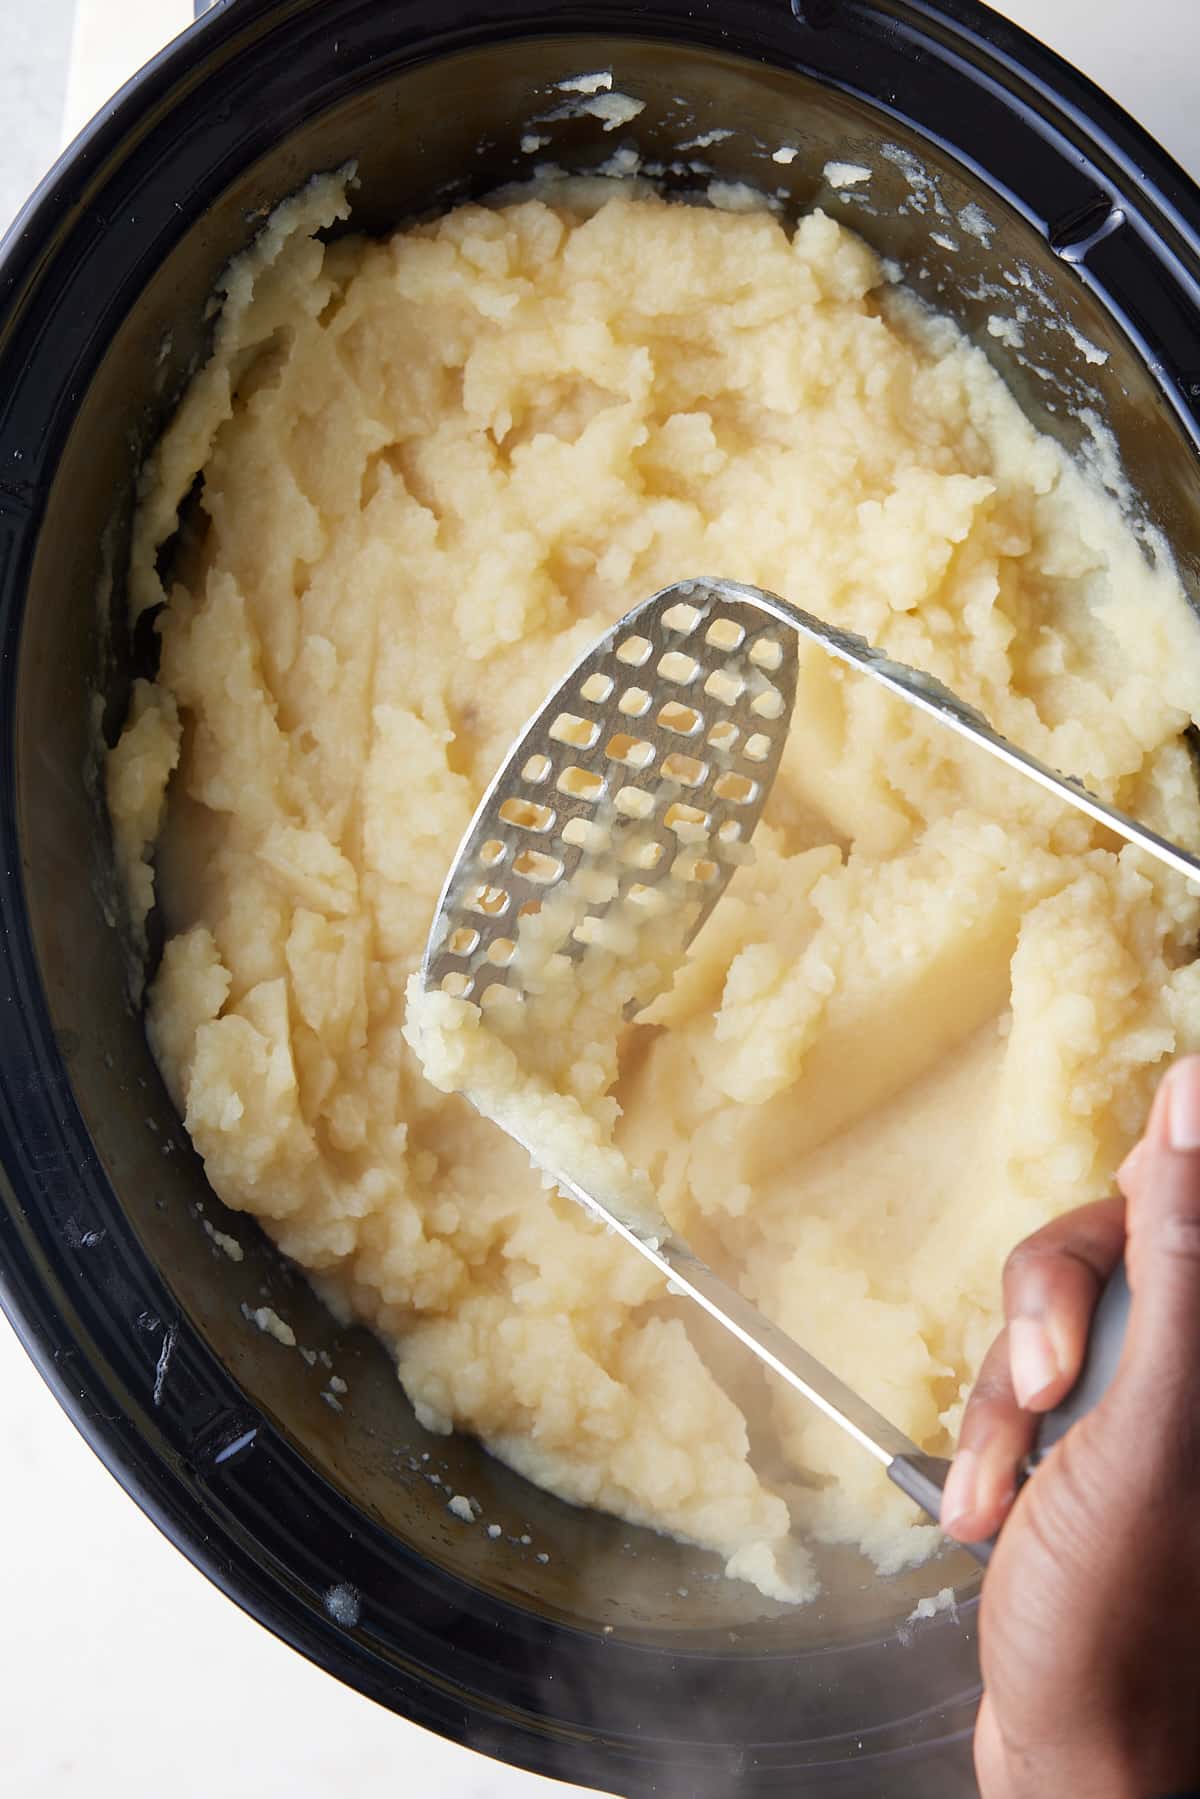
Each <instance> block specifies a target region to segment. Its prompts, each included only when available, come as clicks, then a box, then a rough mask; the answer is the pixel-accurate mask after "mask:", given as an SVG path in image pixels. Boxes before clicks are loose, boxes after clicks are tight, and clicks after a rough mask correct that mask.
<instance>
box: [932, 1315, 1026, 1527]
mask: <svg viewBox="0 0 1200 1799" xmlns="http://www.w3.org/2000/svg"><path fill="white" fill-rule="evenodd" d="M1033 1429H1034V1421H1033V1419H1032V1417H1031V1416H1030V1415H1029V1413H1028V1412H1023V1411H1022V1410H1021V1408H1020V1406H1019V1405H1018V1404H1017V1398H1016V1394H1015V1393H1014V1392H1013V1384H1012V1372H1011V1367H1010V1363H1009V1347H1008V1332H1007V1331H1001V1333H1000V1335H999V1336H998V1337H997V1338H996V1341H995V1342H994V1343H993V1344H992V1347H991V1348H990V1349H989V1350H988V1352H987V1355H986V1356H985V1357H984V1359H983V1367H982V1368H981V1369H980V1370H979V1379H978V1380H977V1381H976V1382H975V1389H974V1391H973V1392H972V1394H971V1397H970V1399H968V1401H967V1407H966V1410H965V1411H964V1413H963V1421H962V1429H961V1430H960V1431H959V1435H958V1449H957V1450H956V1452H955V1456H954V1463H953V1466H952V1467H951V1469H950V1473H949V1475H948V1476H947V1479H946V1486H945V1491H944V1492H943V1494H942V1517H941V1523H942V1529H943V1530H944V1531H946V1533H947V1534H948V1535H949V1536H952V1537H956V1538H957V1539H958V1541H959V1542H960V1543H976V1542H978V1541H979V1539H980V1538H981V1537H990V1536H991V1535H992V1533H993V1531H997V1530H999V1528H1000V1525H1001V1524H1002V1522H1003V1520H1004V1516H1005V1513H1006V1512H1007V1511H1008V1508H1009V1507H1010V1506H1011V1504H1012V1502H1013V1499H1014V1498H1015V1497H1016V1491H1017V1472H1018V1469H1019V1468H1020V1466H1021V1463H1022V1462H1023V1461H1024V1459H1025V1457H1026V1456H1027V1455H1028V1453H1029V1448H1030V1445H1031V1443H1032V1441H1033Z"/></svg>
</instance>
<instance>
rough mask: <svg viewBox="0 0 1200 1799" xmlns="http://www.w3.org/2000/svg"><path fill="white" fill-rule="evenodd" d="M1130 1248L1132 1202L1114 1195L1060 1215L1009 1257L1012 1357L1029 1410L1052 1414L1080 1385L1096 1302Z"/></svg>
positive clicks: (1008, 1310)
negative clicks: (1127, 1220) (1128, 1217)
mask: <svg viewBox="0 0 1200 1799" xmlns="http://www.w3.org/2000/svg"><path fill="white" fill-rule="evenodd" d="M1124 1248H1125V1201H1124V1200H1123V1199H1122V1198H1121V1196H1120V1194H1114V1195H1113V1197H1112V1198H1111V1199H1100V1200H1097V1201H1096V1202H1095V1203H1094V1204H1093V1205H1090V1206H1081V1207H1080V1208H1079V1210H1078V1211H1075V1212H1068V1213H1067V1214H1066V1216H1065V1217H1062V1218H1056V1219H1055V1220H1054V1221H1053V1223H1051V1224H1048V1225H1046V1226H1045V1228H1044V1229H1043V1230H1040V1231H1036V1232H1035V1233H1034V1235H1033V1236H1032V1237H1026V1239H1025V1241H1024V1242H1023V1243H1018V1245H1017V1247H1016V1248H1015V1249H1014V1250H1013V1252H1012V1254H1011V1255H1010V1256H1009V1258H1008V1261H1007V1263H1006V1264H1005V1268H1004V1312H1005V1316H1006V1317H1007V1319H1008V1346H1009V1359H1010V1362H1011V1365H1012V1381H1013V1390H1014V1392H1015V1393H1016V1396H1017V1401H1018V1404H1020V1405H1021V1406H1022V1407H1023V1408H1024V1409H1025V1410H1026V1411H1030V1412H1046V1411H1049V1410H1050V1408H1051V1407H1052V1406H1056V1405H1057V1404H1058V1402H1059V1401H1060V1400H1061V1399H1064V1398H1065V1397H1066V1395H1067V1394H1068V1393H1069V1392H1070V1390H1071V1388H1072V1387H1073V1386H1074V1385H1075V1382H1076V1380H1077V1379H1078V1378H1079V1371H1080V1369H1081V1368H1082V1366H1083V1357H1084V1351H1085V1350H1086V1348H1087V1339H1088V1330H1089V1328H1090V1326H1091V1322H1092V1313H1093V1312H1094V1311H1095V1309H1096V1301H1097V1300H1098V1299H1099V1297H1100V1293H1101V1290H1102V1288H1103V1286H1104V1283H1105V1281H1106V1280H1107V1279H1108V1277H1109V1275H1110V1274H1111V1273H1112V1271H1113V1269H1114V1268H1115V1267H1116V1265H1117V1263H1118V1262H1119V1261H1120V1259H1121V1254H1122V1252H1123V1250H1124Z"/></svg>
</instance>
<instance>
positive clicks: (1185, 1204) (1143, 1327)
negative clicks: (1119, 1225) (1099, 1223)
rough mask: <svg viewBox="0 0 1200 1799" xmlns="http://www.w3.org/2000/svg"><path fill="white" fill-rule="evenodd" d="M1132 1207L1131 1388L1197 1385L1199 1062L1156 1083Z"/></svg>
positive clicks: (1188, 1061) (1180, 1065)
mask: <svg viewBox="0 0 1200 1799" xmlns="http://www.w3.org/2000/svg"><path fill="white" fill-rule="evenodd" d="M1144 1145H1145V1147H1144V1150H1143V1154H1142V1157H1141V1166H1140V1168H1139V1180H1138V1183H1137V1192H1136V1196H1135V1197H1134V1198H1133V1199H1132V1200H1131V1201H1130V1204H1129V1207H1128V1212H1127V1218H1126V1225H1127V1230H1128V1234H1129V1242H1128V1251H1127V1254H1128V1263H1129V1284H1130V1287H1131V1289H1132V1292H1133V1306H1132V1310H1131V1313H1130V1320H1129V1340H1128V1343H1127V1346H1126V1347H1127V1354H1126V1357H1125V1360H1126V1362H1127V1365H1128V1366H1129V1369H1130V1373H1131V1374H1132V1375H1135V1377H1136V1379H1135V1384H1136V1385H1138V1386H1142V1385H1143V1382H1145V1381H1151V1382H1153V1383H1154V1386H1155V1387H1156V1388H1157V1389H1158V1390H1159V1392H1160V1393H1161V1392H1162V1389H1163V1388H1166V1389H1168V1390H1171V1389H1176V1388H1177V1386H1178V1384H1179V1383H1180V1382H1183V1383H1185V1384H1186V1385H1187V1386H1188V1387H1189V1388H1193V1387H1195V1386H1196V1385H1197V1384H1200V1056H1188V1057H1186V1058H1185V1059H1184V1060H1183V1061H1180V1062H1177V1063H1176V1064H1175V1065H1174V1067H1173V1068H1170V1069H1169V1070H1168V1071H1167V1073H1166V1075H1165V1076H1164V1077H1163V1079H1162V1081H1161V1082H1160V1083H1159V1088H1158V1092H1157V1094H1156V1095H1155V1099H1154V1105H1153V1108H1152V1109H1151V1113H1150V1118H1149V1121H1148V1123H1147V1126H1146V1136H1145V1139H1144Z"/></svg>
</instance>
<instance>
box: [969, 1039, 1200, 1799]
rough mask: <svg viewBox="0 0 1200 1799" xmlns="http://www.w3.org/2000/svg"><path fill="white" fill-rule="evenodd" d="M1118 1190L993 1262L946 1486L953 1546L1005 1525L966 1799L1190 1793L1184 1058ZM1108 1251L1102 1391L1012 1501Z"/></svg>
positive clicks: (1192, 1149)
mask: <svg viewBox="0 0 1200 1799" xmlns="http://www.w3.org/2000/svg"><path fill="white" fill-rule="evenodd" d="M1119 1183H1120V1186H1121V1188H1122V1193H1121V1194H1119V1195H1117V1196H1115V1197H1114V1198H1112V1199H1106V1200H1101V1201H1099V1202H1098V1203H1097V1204H1095V1205H1090V1206H1085V1207H1083V1208H1082V1210H1080V1211H1077V1212H1072V1213H1070V1214H1068V1215H1067V1216H1066V1217H1064V1218H1060V1219H1057V1220H1056V1221H1055V1222H1054V1223H1053V1224H1051V1225H1048V1226H1047V1227H1046V1229H1045V1230H1042V1231H1039V1232H1037V1234H1036V1235H1034V1236H1032V1237H1030V1238H1028V1239H1027V1240H1026V1241H1025V1242H1024V1243H1022V1244H1020V1245H1019V1246H1018V1248H1017V1249H1015V1250H1014V1251H1013V1253H1012V1255H1011V1256H1010V1257H1009V1260H1008V1263H1007V1265H1006V1267H1005V1271H1004V1309H1005V1317H1006V1319H1007V1324H1006V1326H1005V1329H1004V1330H1003V1331H1002V1332H1001V1334H1000V1336H999V1337H998V1338H997V1339H996V1342H995V1343H994V1344H993V1345H992V1348H991V1350H990V1351H989V1352H988V1355H987V1357H986V1359H985V1361H984V1365H983V1368H982V1370H981V1372H980V1376H979V1380H978V1382H977V1384H976V1387H975V1390H974V1392H973V1394H972V1396H971V1399H970V1400H969V1402H968V1405H967V1408H966V1411H965V1413H964V1416H963V1424H962V1430H961V1433H960V1437H959V1449H958V1453H957V1455H956V1456H955V1461H954V1467H953V1469H952V1472H951V1474H950V1477H949V1479H948V1480H947V1483H946V1489H945V1495H944V1500H943V1506H942V1518H943V1523H944V1526H945V1528H946V1530H947V1531H948V1532H949V1533H950V1535H951V1536H954V1537H957V1538H959V1539H960V1540H961V1541H963V1542H969V1541H972V1540H975V1539H978V1538H981V1537H986V1536H989V1535H991V1534H992V1533H993V1532H994V1531H996V1530H997V1529H998V1528H999V1526H1000V1524H1001V1523H1002V1522H1003V1524H1004V1528H1003V1531H1002V1532H1001V1535H1000V1539H999V1542H998V1543H997V1546H996V1549H995V1552H994V1554H993V1556H992V1560H991V1565H990V1567H989V1569H988V1573H987V1577H986V1580H985V1582H984V1587H983V1599H982V1606H981V1613H980V1653H981V1660H982V1666H983V1677H984V1687H985V1692H984V1698H983V1703H982V1705H981V1707H980V1712H979V1720H978V1723H977V1726H976V1732H975V1766H976V1772H977V1774H978V1777H979V1785H980V1790H981V1793H982V1796H983V1799H1060V1796H1061V1799H1076V1795H1078V1799H1157V1796H1158V1795H1167V1794H1173V1793H1180V1792H1182V1791H1183V1790H1184V1789H1186V1788H1189V1787H1193V1786H1195V1785H1197V1784H1200V1057H1190V1058H1188V1059H1187V1060H1186V1061H1182V1062H1179V1063H1177V1064H1176V1065H1175V1066H1174V1067H1173V1068H1172V1069H1170V1070H1169V1072H1168V1074H1167V1075H1166V1076H1165V1077H1164V1079H1163V1081H1162V1082H1161V1084H1160V1086H1159V1089H1158V1092H1157V1094H1156V1096H1155V1100H1154V1105H1153V1107H1152V1109H1151V1113H1150V1118H1149V1121H1148V1123H1147V1126H1146V1132H1145V1135H1144V1137H1143V1138H1142V1141H1141V1143H1140V1144H1139V1145H1138V1147H1137V1148H1136V1149H1135V1150H1134V1151H1133V1153H1132V1154H1131V1155H1130V1157H1129V1158H1128V1159H1127V1161H1126V1162H1125V1164H1124V1166H1123V1167H1122V1169H1121V1171H1120V1175H1119ZM1122 1252H1124V1254H1125V1256H1126V1261H1127V1265H1128V1272H1129V1282H1130V1287H1131V1289H1132V1293H1133V1301H1132V1307H1131V1311H1130V1318H1129V1326H1128V1331H1127V1334H1126V1338H1125V1347H1124V1351H1123V1354H1122V1358H1121V1363H1120V1366H1119V1368H1118V1371H1117V1374H1116V1377H1115V1379H1114V1380H1113V1383H1112V1385H1111V1386H1110V1388H1109V1390H1108V1392H1107V1393H1106V1394H1105V1396H1104V1398H1103V1400H1101V1402H1100V1403H1099V1404H1098V1405H1097V1406H1096V1407H1095V1408H1094V1410H1093V1411H1091V1412H1090V1413H1089V1414H1088V1415H1087V1416H1086V1417H1085V1418H1083V1419H1082V1420H1080V1422H1078V1423H1077V1424H1075V1425H1074V1426H1073V1427H1072V1428H1071V1430H1070V1431H1068V1433H1067V1434H1066V1436H1065V1437H1064V1438H1063V1439H1062V1441H1061V1442H1060V1443H1059V1444H1057V1445H1056V1447H1055V1448H1054V1449H1053V1450H1052V1451H1051V1453H1050V1455H1049V1456H1048V1457H1047V1458H1046V1460H1045V1461H1044V1462H1043V1463H1042V1465H1041V1467H1040V1468H1039V1469H1038V1470H1037V1472H1036V1474H1034V1475H1033V1477H1032V1478H1031V1479H1030V1480H1029V1481H1028V1482H1027V1483H1026V1485H1025V1486H1024V1487H1023V1488H1022V1489H1021V1491H1020V1493H1019V1494H1017V1479H1018V1470H1019V1468H1020V1464H1021V1462H1022V1460H1023V1458H1024V1457H1025V1456H1026V1455H1027V1454H1028V1452H1029V1449H1030V1447H1031V1446H1032V1442H1033V1437H1034V1432H1035V1429H1036V1423H1037V1414H1038V1413H1042V1412H1047V1411H1050V1410H1051V1409H1052V1408H1053V1407H1054V1406H1056V1405H1057V1404H1058V1403H1059V1401H1060V1400H1062V1399H1063V1398H1065V1396H1066V1395H1067V1393H1068V1392H1069V1391H1070V1389H1071V1387H1072V1386H1073V1385H1074V1383H1075V1380H1076V1378H1077V1376H1078V1373H1079V1370H1080V1367H1081V1364H1082V1360H1083V1354H1084V1350H1085V1347H1086V1343H1087V1333H1088V1325H1089V1322H1090V1319H1091V1316H1092V1312H1093V1309H1094V1307H1095V1304H1096V1301H1097V1299H1098V1297H1099V1295H1100V1292H1101V1290H1102V1288H1103V1285H1104V1282H1105V1280H1106V1279H1107V1277H1108V1275H1109V1274H1110V1273H1111V1271H1112V1270H1113V1268H1114V1267H1115V1266H1116V1264H1117V1262H1118V1260H1119V1259H1120V1257H1121V1254H1122Z"/></svg>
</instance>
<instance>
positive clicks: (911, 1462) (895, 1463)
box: [888, 1455, 996, 1567]
mask: <svg viewBox="0 0 1200 1799" xmlns="http://www.w3.org/2000/svg"><path fill="white" fill-rule="evenodd" d="M949 1472H950V1464H949V1462H948V1461H947V1460H946V1458H945V1457H944V1456H940V1455H898V1456H894V1457H893V1458H892V1460H891V1461H890V1462H889V1463H888V1479H889V1480H890V1481H894V1482H895V1484H896V1486H898V1487H899V1489H900V1491H901V1492H902V1493H907V1494H908V1497H909V1498H910V1499H915V1500H916V1502H917V1504H918V1505H919V1506H920V1508H921V1510H922V1511H923V1512H928V1513H929V1516H930V1517H931V1518H932V1519H933V1521H934V1523H935V1524H940V1523H941V1520H942V1489H943V1488H944V1487H945V1485H946V1476H947V1475H948V1474H949ZM995 1543H996V1539H995V1537H985V1538H984V1539H983V1540H982V1541H981V1542H979V1543H962V1544H960V1545H959V1547H960V1548H962V1549H965V1550H966V1552H967V1554H968V1555H973V1556H974V1557H975V1560H976V1561H977V1562H982V1563H983V1565H984V1567H986V1566H987V1564H988V1562H989V1561H990V1560H991V1555H992V1550H993V1548H994V1547H995Z"/></svg>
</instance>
